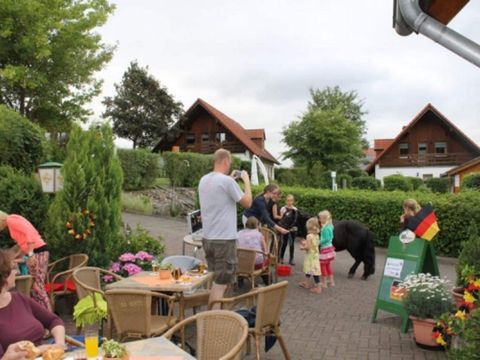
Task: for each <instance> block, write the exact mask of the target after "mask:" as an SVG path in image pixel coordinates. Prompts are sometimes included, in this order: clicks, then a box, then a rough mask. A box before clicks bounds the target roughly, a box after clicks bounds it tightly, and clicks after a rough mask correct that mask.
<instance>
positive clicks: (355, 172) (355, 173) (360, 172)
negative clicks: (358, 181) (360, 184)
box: [346, 169, 368, 178]
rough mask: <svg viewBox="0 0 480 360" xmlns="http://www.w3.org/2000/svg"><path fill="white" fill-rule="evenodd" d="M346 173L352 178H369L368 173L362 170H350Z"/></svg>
mask: <svg viewBox="0 0 480 360" xmlns="http://www.w3.org/2000/svg"><path fill="white" fill-rule="evenodd" d="M346 173H347V174H348V175H350V176H351V177H352V178H358V177H363V176H368V173H367V172H366V171H365V170H362V169H348V170H347V171H346Z"/></svg>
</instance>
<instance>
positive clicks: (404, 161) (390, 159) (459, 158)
mask: <svg viewBox="0 0 480 360" xmlns="http://www.w3.org/2000/svg"><path fill="white" fill-rule="evenodd" d="M472 158H473V156H472V155H471V154H468V153H449V154H425V155H418V154H409V155H406V156H384V157H382V159H381V160H380V166H381V167H397V166H398V167H402V166H414V167H418V166H450V165H453V166H455V165H460V164H463V163H464V162H466V161H468V160H471V159H472Z"/></svg>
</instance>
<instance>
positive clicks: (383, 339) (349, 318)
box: [123, 213, 455, 360]
mask: <svg viewBox="0 0 480 360" xmlns="http://www.w3.org/2000/svg"><path fill="white" fill-rule="evenodd" d="M123 219H124V221H125V222H127V223H128V224H130V225H131V226H132V227H134V226H135V225H137V224H140V225H141V226H142V227H144V228H146V229H147V230H148V231H150V232H151V233H152V235H155V236H156V235H162V236H163V237H164V239H165V244H166V255H173V254H181V251H182V241H183V236H184V234H186V231H187V226H186V222H185V221H183V220H182V219H171V218H159V217H152V216H141V215H135V214H127V213H124V214H123ZM187 254H193V251H192V248H191V247H187ZM199 255H200V256H202V255H203V253H202V251H199ZM302 261H303V253H302V252H301V251H298V248H297V252H296V262H297V264H296V266H295V267H294V273H293V275H292V276H290V277H287V278H281V279H287V280H288V281H289V282H290V286H289V289H288V294H287V299H286V302H285V305H284V310H283V315H282V332H283V334H284V336H285V339H286V342H287V346H288V349H289V351H290V354H291V356H292V359H294V360H297V359H298V360H300V359H308V360H312V359H445V358H446V356H445V354H444V353H443V352H442V351H426V350H422V349H420V348H418V347H417V346H416V345H415V343H414V341H413V339H412V333H411V331H410V332H408V333H407V334H402V333H401V332H400V319H399V318H398V317H396V316H395V315H393V314H390V313H385V312H381V311H380V312H379V316H378V321H377V323H374V324H373V323H371V322H370V318H371V315H372V309H373V306H374V303H375V298H376V295H377V290H378V284H379V281H380V275H379V274H381V273H382V271H383V264H384V261H385V249H377V257H376V263H377V267H376V274H375V275H374V276H373V277H371V278H370V279H369V280H367V281H362V280H360V275H361V270H362V269H361V268H359V270H360V271H358V270H357V276H356V278H354V279H347V276H346V274H347V271H348V269H349V267H350V266H351V264H352V263H353V259H352V258H351V257H350V255H349V254H348V253H346V252H341V253H339V254H338V256H337V259H336V261H335V262H334V270H335V279H336V287H334V288H328V289H326V290H324V291H323V293H322V294H319V295H314V294H311V293H309V292H308V291H307V290H305V289H302V288H300V287H298V286H297V283H298V282H299V281H300V280H301V279H302V278H303V274H302V272H301V270H302ZM439 267H440V274H441V275H442V276H446V277H447V278H448V279H450V280H452V281H453V280H454V279H455V260H454V259H449V258H439ZM262 358H264V359H271V360H273V359H282V358H283V356H282V353H281V350H280V347H279V346H278V345H275V346H274V347H273V348H272V349H271V350H270V351H269V352H268V353H266V354H263V355H262Z"/></svg>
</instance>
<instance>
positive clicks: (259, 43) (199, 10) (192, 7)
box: [92, 0, 480, 165]
mask: <svg viewBox="0 0 480 360" xmlns="http://www.w3.org/2000/svg"><path fill="white" fill-rule="evenodd" d="M113 2H114V3H115V4H116V6H117V9H116V11H115V13H114V14H113V15H112V16H111V18H110V19H109V21H108V23H107V24H106V25H105V26H104V27H102V28H101V29H100V30H99V32H100V33H101V35H102V36H103V40H104V42H106V43H109V44H117V50H116V52H115V55H114V58H113V60H112V61H111V62H110V63H109V64H108V65H107V66H106V68H105V69H104V70H103V71H102V72H100V73H99V77H100V78H102V79H104V81H105V83H104V86H103V93H102V95H101V96H100V97H99V98H98V99H97V100H96V101H95V102H94V103H93V104H92V107H93V108H94V110H95V111H96V114H97V116H98V114H101V112H102V111H103V106H102V105H101V103H100V101H101V99H102V98H103V97H104V96H113V95H114V94H115V92H114V87H113V84H114V83H119V82H120V81H121V77H122V75H123V73H124V72H125V70H126V69H127V68H128V65H129V63H130V62H131V61H132V60H137V61H138V63H139V64H140V65H141V66H148V67H149V72H150V73H151V74H152V75H153V76H155V78H157V79H158V80H159V81H160V82H161V84H162V85H164V86H166V87H167V88H168V90H169V92H170V93H171V94H173V95H174V97H175V98H176V99H177V100H179V101H181V102H182V103H183V104H184V107H185V110H186V109H188V108H189V107H190V105H191V104H192V103H193V102H194V101H195V100H196V99H197V98H202V99H203V100H205V101H207V102H208V103H210V104H211V105H213V106H214V107H216V108H217V109H219V110H220V111H222V112H224V113H225V114H227V115H228V116H230V117H231V118H233V119H234V120H236V121H238V122H239V123H240V124H242V125H243V127H245V128H260V127H262V128H265V130H266V136H267V142H266V147H267V149H268V150H269V151H270V152H271V153H272V154H273V155H275V156H277V157H278V158H280V156H281V153H282V151H284V150H285V146H284V144H283V143H282V142H281V140H282V135H281V131H282V128H283V127H285V126H286V125H288V124H289V123H290V122H291V121H292V120H295V119H297V118H298V117H299V116H300V115H301V114H302V113H303V112H304V110H305V109H306V106H307V102H308V100H309V88H312V87H313V88H319V89H322V88H324V87H326V86H335V85H338V86H340V87H341V89H342V90H344V91H350V90H356V91H357V92H358V94H359V97H360V98H361V99H362V100H363V101H364V108H365V109H366V110H367V111H368V115H366V117H365V120H366V122H367V128H368V129H367V135H366V137H367V139H368V140H369V141H370V142H371V143H373V139H375V138H393V137H395V136H396V135H397V134H398V132H399V131H400V130H401V128H402V126H403V125H405V124H406V123H408V122H409V121H410V120H411V119H412V118H413V117H414V116H415V115H416V114H417V113H418V112H419V111H420V110H421V109H422V108H423V107H424V106H425V105H426V104H427V103H429V102H430V103H432V104H433V105H434V106H436V107H437V109H439V110H440V112H442V113H443V114H444V115H445V116H447V117H448V118H449V119H450V120H452V121H453V122H454V123H455V124H456V125H457V126H458V127H459V128H460V129H461V130H463V131H464V132H465V133H466V134H467V135H468V136H470V137H471V138H472V140H474V141H475V142H477V143H480V127H479V125H478V123H479V120H480V96H479V95H480V68H477V67H475V66H474V65H472V64H471V63H469V62H467V61H466V60H463V59H462V58H460V57H458V56H457V55H455V54H453V53H451V52H450V51H448V50H446V49H445V48H443V47H441V46H440V45H438V44H436V43H434V42H433V41H431V40H429V39H427V38H426V37H424V36H423V35H415V34H413V35H410V36H407V37H401V36H399V35H397V34H396V33H395V31H394V29H393V28H392V8H393V5H392V4H393V1H391V0H362V1H358V0H322V1H319V0H289V1H286V0H285V1H283V0H255V1H252V0H242V1H239V0H238V1H234V0H202V1H199V0H176V1H172V0H169V1H167V0H135V1H132V0H117V1H113ZM478 24H480V1H478V0H476V1H471V2H470V3H469V4H467V5H466V7H465V8H464V9H463V10H462V11H461V12H460V13H459V14H458V15H457V17H456V18H455V19H454V20H453V21H452V22H451V23H450V24H449V26H450V27H451V28H453V29H455V30H456V31H458V32H460V33H462V34H463V35H465V36H467V37H469V38H471V39H472V40H474V41H476V42H477V43H480V26H478ZM120 144H121V145H123V146H125V144H126V143H125V142H120ZM284 164H285V165H288V162H284Z"/></svg>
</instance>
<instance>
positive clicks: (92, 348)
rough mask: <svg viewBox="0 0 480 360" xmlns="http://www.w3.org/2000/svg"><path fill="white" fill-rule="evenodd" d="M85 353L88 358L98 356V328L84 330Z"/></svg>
mask: <svg viewBox="0 0 480 360" xmlns="http://www.w3.org/2000/svg"><path fill="white" fill-rule="evenodd" d="M85 353H86V355H87V358H88V359H95V358H97V357H98V330H96V329H87V330H85Z"/></svg>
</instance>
